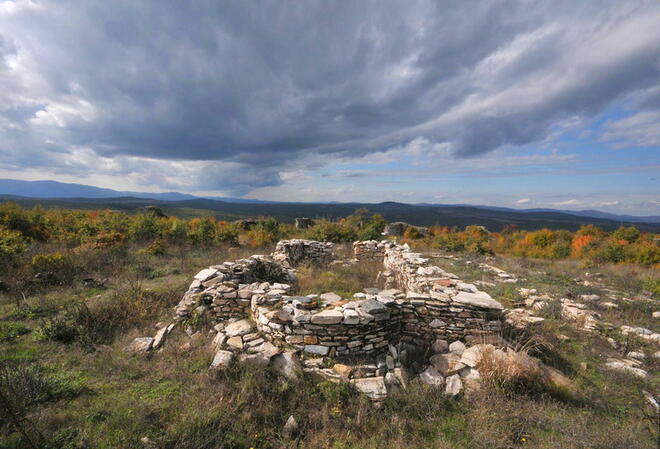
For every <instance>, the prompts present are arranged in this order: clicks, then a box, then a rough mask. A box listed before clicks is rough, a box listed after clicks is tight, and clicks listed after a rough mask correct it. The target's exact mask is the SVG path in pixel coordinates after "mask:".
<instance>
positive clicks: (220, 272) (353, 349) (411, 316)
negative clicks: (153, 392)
mask: <svg viewBox="0 0 660 449" xmlns="http://www.w3.org/2000/svg"><path fill="white" fill-rule="evenodd" d="M353 250H354V255H355V259H354V260H353V263H361V262H364V261H381V260H382V263H383V270H382V271H381V273H380V274H379V276H378V277H379V281H380V283H381V284H384V285H383V286H384V287H385V288H384V289H377V288H366V289H365V290H364V292H362V293H356V294H355V295H354V297H353V298H342V297H340V296H339V295H336V294H335V293H325V294H322V295H307V296H295V295H291V292H292V291H293V288H292V285H294V284H295V282H296V267H298V266H301V265H306V264H315V265H321V266H323V265H327V264H328V263H330V262H331V261H332V257H333V256H332V244H331V243H324V242H316V241H310V240H299V239H296V240H283V241H280V242H279V243H278V244H277V246H276V248H275V251H274V252H273V253H272V254H271V255H269V256H264V255H254V256H251V257H249V258H246V259H240V260H237V261H235V262H224V263H222V264H220V265H214V266H211V267H208V268H205V269H203V270H202V271H200V272H199V273H197V275H195V278H194V280H193V282H192V284H191V285H190V287H189V288H188V291H187V292H186V293H185V294H184V296H183V298H182V300H181V301H180V303H179V304H178V305H177V306H176V307H175V311H174V320H173V322H172V323H171V324H168V325H166V326H163V327H162V328H161V329H160V330H159V331H158V332H157V334H156V335H155V337H153V338H151V337H147V338H138V339H136V340H135V341H134V342H133V343H132V344H131V348H132V350H134V351H138V352H147V351H153V350H157V349H159V348H160V347H161V346H162V345H163V344H164V342H165V339H166V337H167V335H168V334H169V333H170V332H171V331H172V330H173V329H174V327H175V326H177V325H183V326H186V321H187V320H189V319H191V318H193V317H194V316H195V315H204V316H207V317H210V318H211V320H212V322H213V323H214V330H213V331H212V332H214V334H215V336H214V338H213V345H214V347H215V348H216V350H217V352H216V356H215V358H214V360H213V362H212V364H211V367H212V368H214V369H223V368H226V367H227V366H228V365H229V364H230V363H232V361H233V360H234V359H235V358H238V359H239V360H244V361H251V362H255V363H258V364H261V365H263V366H266V365H268V364H270V365H271V366H272V367H273V369H275V370H276V371H277V372H279V373H280V374H282V375H284V376H285V377H297V376H298V375H300V374H301V372H306V373H309V374H312V375H315V376H317V377H319V378H322V379H327V380H331V381H335V382H340V381H347V382H351V383H352V384H353V385H354V386H355V387H356V388H357V389H358V390H360V391H362V392H364V393H366V394H367V395H368V396H369V397H370V398H372V399H374V400H376V401H378V400H380V399H382V398H383V397H384V396H385V395H386V394H387V388H388V387H392V386H405V385H406V384H407V382H408V380H409V378H410V377H411V375H413V374H418V373H421V374H419V379H420V380H421V381H423V382H426V383H430V384H433V385H442V386H445V388H446V390H447V392H448V393H450V394H458V392H460V391H461V388H462V385H463V384H462V379H463V381H469V380H470V379H474V378H476V377H478V372H476V370H474V366H475V363H474V360H472V359H474V355H472V359H469V357H468V359H469V360H467V361H464V360H462V358H463V356H462V353H463V350H465V347H466V346H465V343H467V344H468V345H470V344H472V345H474V344H477V346H475V347H478V346H479V345H478V343H483V342H484V341H487V340H488V339H489V338H490V337H493V336H496V335H499V332H500V329H501V325H502V315H503V314H502V312H503V307H502V305H501V304H500V303H498V302H497V301H495V300H494V299H493V298H491V297H490V296H489V295H488V294H487V293H485V292H481V291H479V290H478V289H477V288H476V287H475V286H474V285H473V284H468V283H465V282H462V281H460V280H459V279H458V278H457V277H456V276H455V275H453V274H451V273H448V272H445V271H443V270H442V269H440V268H439V267H436V266H433V265H430V264H429V260H428V259H426V258H424V257H422V256H421V255H420V254H418V253H414V252H412V251H411V250H410V248H409V247H408V246H407V245H399V244H396V243H393V242H388V241H383V242H377V241H365V242H355V243H354V244H353ZM482 346H483V345H482ZM433 354H435V355H433ZM301 357H302V361H301ZM324 357H329V358H331V359H332V360H333V361H338V362H341V363H336V364H335V365H334V366H333V367H332V368H324V363H323V361H324V359H323V358H324ZM434 358H435V359H434ZM328 360H330V359H328ZM470 360H471V361H472V363H470ZM429 362H430V363H431V364H430V365H429ZM425 367H426V369H424V368H425ZM475 373H476V374H475Z"/></svg>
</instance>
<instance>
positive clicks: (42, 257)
mask: <svg viewBox="0 0 660 449" xmlns="http://www.w3.org/2000/svg"><path fill="white" fill-rule="evenodd" d="M72 266H73V262H72V261H71V258H70V257H69V255H68V254H65V253H59V252H58V253H50V254H36V255H34V256H32V260H30V268H31V269H32V271H33V272H34V273H40V272H43V271H53V272H60V271H65V270H70V269H71V268H72Z"/></svg>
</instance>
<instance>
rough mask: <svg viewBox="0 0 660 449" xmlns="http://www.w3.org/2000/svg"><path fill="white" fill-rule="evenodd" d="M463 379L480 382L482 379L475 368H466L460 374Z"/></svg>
mask: <svg viewBox="0 0 660 449" xmlns="http://www.w3.org/2000/svg"><path fill="white" fill-rule="evenodd" d="M458 374H459V375H460V376H461V377H462V378H463V379H467V380H479V379H481V373H479V371H477V370H476V369H475V368H472V367H469V366H466V367H465V368H463V369H462V370H461V371H460V372H459V373H458Z"/></svg>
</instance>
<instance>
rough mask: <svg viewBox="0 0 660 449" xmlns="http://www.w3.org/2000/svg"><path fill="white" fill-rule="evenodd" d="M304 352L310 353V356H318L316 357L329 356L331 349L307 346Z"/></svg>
mask: <svg viewBox="0 0 660 449" xmlns="http://www.w3.org/2000/svg"><path fill="white" fill-rule="evenodd" d="M303 351H305V352H309V353H310V354H316V355H323V356H325V355H328V352H329V351H330V348H329V347H327V346H321V345H305V346H304V348H303Z"/></svg>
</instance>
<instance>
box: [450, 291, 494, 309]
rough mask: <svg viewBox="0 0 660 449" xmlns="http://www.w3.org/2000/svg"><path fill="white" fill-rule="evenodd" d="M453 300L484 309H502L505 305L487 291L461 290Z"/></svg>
mask: <svg viewBox="0 0 660 449" xmlns="http://www.w3.org/2000/svg"><path fill="white" fill-rule="evenodd" d="M452 301H453V302H455V303H458V304H465V305H467V306H473V307H481V308H482V309H491V310H502V309H504V307H503V306H502V304H500V303H499V302H497V301H495V300H494V299H493V298H492V297H491V296H490V295H489V294H488V293H486V292H477V293H473V292H459V293H458V294H457V295H456V296H454V297H453V298H452Z"/></svg>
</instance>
